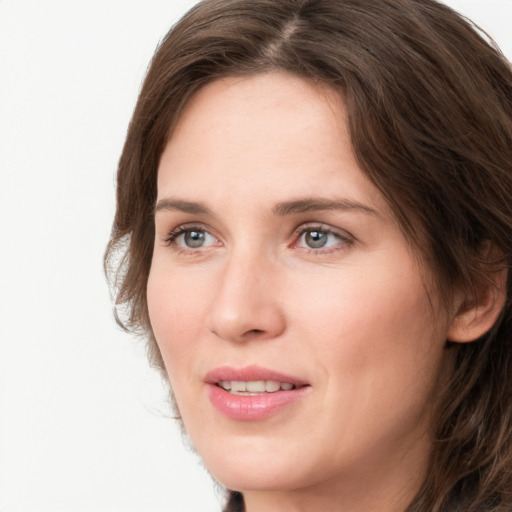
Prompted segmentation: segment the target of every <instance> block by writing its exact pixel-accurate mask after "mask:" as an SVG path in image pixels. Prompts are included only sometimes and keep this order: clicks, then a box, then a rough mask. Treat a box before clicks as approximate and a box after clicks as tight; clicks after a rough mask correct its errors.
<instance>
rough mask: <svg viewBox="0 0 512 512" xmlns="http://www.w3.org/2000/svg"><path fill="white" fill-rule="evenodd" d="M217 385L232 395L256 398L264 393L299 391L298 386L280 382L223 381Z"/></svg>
mask: <svg viewBox="0 0 512 512" xmlns="http://www.w3.org/2000/svg"><path fill="white" fill-rule="evenodd" d="M215 385H216V386H218V387H219V388H222V389H223V390H224V391H227V392H228V393H230V394H231V395H242V396H256V395H261V394H263V393H276V392H277V391H291V390H293V389H297V386H296V385H295V384H292V383H291V382H279V381H277V380H249V381H244V380H221V381H219V382H216V383H215Z"/></svg>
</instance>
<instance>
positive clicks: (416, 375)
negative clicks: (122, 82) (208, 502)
mask: <svg viewBox="0 0 512 512" xmlns="http://www.w3.org/2000/svg"><path fill="white" fill-rule="evenodd" d="M117 201H118V202H117V212H116V217H115V221H114V227H113V233H112V239H111V241H110V244H109V247H108V249H107V254H106V264H107V268H109V269H110V271H111V272H114V273H113V274H112V275H113V278H114V280H115V281H116V282H115V285H116V286H117V287H118V295H117V301H116V302H117V305H118V306H119V307H125V308H126V311H127V313H128V314H127V316H126V318H124V319H123V320H120V321H122V323H123V325H125V326H126V327H127V328H128V329H130V330H135V331H138V332H142V333H143V334H145V335H146V336H147V338H148V347H149V354H150V358H151V360H152V362H153V363H154V364H156V365H157V367H159V368H160V369H161V370H162V371H163V373H164V375H165V376H166V378H168V379H169V382H170V385H171V389H172V391H173V399H174V400H175V406H176V409H177V411H178V413H179V414H180V417H181V419H182V421H183V424H184V427H185V429H186V431H187V434H188V435H189V437H190V439H191V441H192V443H193V445H194V447H195V449H196V450H197V451H198V453H199V455H200V456H201V457H202V459H203V461H204V464H205V466H206V467H207V469H208V470H209V471H210V472H211V474H212V475H213V476H214V477H215V478H216V479H217V480H218V481H219V482H220V483H221V484H223V485H224V486H225V487H226V488H227V489H231V491H228V503H227V506H226V510H227V511H235V510H247V511H249V512H260V511H274V510H297V511H299V510H308V511H310V510H336V511H338V510H340V511H350V512H359V511H365V512H368V511H383V510H384V511H386V512H388V511H389V512H394V511H397V512H398V511H400V512H403V511H407V512H412V511H415V512H419V511H424V512H427V511H428V512H431V511H438V512H441V511H443V512H448V511H450V512H451V511H455V510H460V511H464V512H470V511H475V512H476V511H479V512H489V511H495V512H498V511H500V512H505V511H510V510H511V509H512V495H511V492H512V419H511V415H512V404H511V400H510V393H511V382H512V348H511V341H512V337H511V321H512V320H511V301H510V294H511V288H510V287H511V280H510V275H509V272H508V269H509V267H510V261H511V254H512V250H511V248H512V237H511V234H512V230H511V228H512V206H511V205H512V72H511V69H510V65H509V63H508V62H507V61H506V60H505V58H504V57H503V56H502V55H501V54H500V53H499V51H498V50H497V49H495V48H493V47H492V46H491V45H490V44H488V43H487V42H486V41H485V40H484V39H483V38H482V37H481V36H480V35H479V34H478V33H477V32H476V31H475V30H474V29H473V28H472V27H471V25H470V24H469V23H468V22H467V21H465V20H464V19H462V18H461V17H459V16H458V15H457V14H455V13H454V12H453V11H451V10H450V9H449V8H448V7H446V6H444V5H442V4H439V3H437V2H435V1H433V0H343V1H339V0H282V1H279V2H275V1H273V0H251V1H250V2H249V1H245V0H206V1H205V2H202V3H201V4H199V5H198V6H197V7H196V8H194V9H193V10H192V11H191V12H190V13H189V14H188V15H187V16H185V18H184V19H183V20H182V21H181V22H180V23H178V24H177V25H176V26H175V27H174V28H173V29H172V30H171V32H170V33H169V34H168V35H167V37H166V38H165V39H164V41H163V42H162V44H161V46H160V48H159V49H158V51H157V53H156V54H155V57H154V59H153V61H152V63H151V67H150V69H149V71H148V74H147V77H146V80H145V83H144V85H143V88H142V91H141V93H140V97H139V101H138V104H137V106H136V109H135V112H134V115H133V119H132V122H131V124H130V129H129V132H128V135H127V140H126V144H125V147H124V150H123V154H122V156H121V160H120V164H119V171H118V188H117ZM118 253H121V254H124V255H123V259H122V260H121V262H122V263H121V265H120V267H119V269H116V267H115V265H113V264H112V262H113V261H114V260H113V256H115V255H118ZM117 261H119V260H117Z"/></svg>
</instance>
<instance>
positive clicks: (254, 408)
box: [204, 366, 311, 421]
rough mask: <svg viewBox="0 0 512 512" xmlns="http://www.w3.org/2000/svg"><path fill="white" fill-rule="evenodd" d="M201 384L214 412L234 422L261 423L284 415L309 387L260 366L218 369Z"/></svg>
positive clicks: (302, 382)
mask: <svg viewBox="0 0 512 512" xmlns="http://www.w3.org/2000/svg"><path fill="white" fill-rule="evenodd" d="M204 381H205V384H206V385H207V390H208V398H209V400H210V403H211V404H212V405H213V407H214V409H215V410H216V411H217V412H219V413H221V414H222V415H223V416H225V417H227V418H229V419H231V420H237V421H261V420H265V419H268V418H270V417H272V416H274V415H275V414H277V413H280V412H282V413H283V414H284V413H286V411H290V410H293V406H292V404H296V403H297V402H300V401H301V400H302V399H303V398H304V397H305V396H306V395H307V394H308V393H309V391H311V385H310V384H309V383H307V382H306V381H304V380H302V379H299V378H296V377H292V376H289V375H285V374H283V373H281V372H277V371H274V370H270V369H268V368H262V367H259V366H247V367H245V368H232V367H226V366H223V367H219V368H216V369H214V370H212V371H211V372H209V373H208V374H207V375H206V376H205V379H204Z"/></svg>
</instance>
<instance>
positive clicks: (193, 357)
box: [147, 267, 208, 395]
mask: <svg viewBox="0 0 512 512" xmlns="http://www.w3.org/2000/svg"><path fill="white" fill-rule="evenodd" d="M192 283H195V284H191V281H190V280H188V279H185V278H183V277H181V276H180V273H179V272H177V273H174V272H173V273H171V272H169V271H165V269H163V270H161V269H159V268H158V267H156V268H152V270H151V272H150V275H149V279H148V286H147V300H148V310H149V317H150V320H151V326H152V328H153V333H154V335H155V338H156V341H157V344H158V347H159V349H160V352H161V354H162V358H163V360H164V363H165V366H166V369H167V373H168V375H169V379H170V382H171V386H172V388H173V391H174V393H175V394H176V395H178V394H180V388H181V387H182V386H183V385H185V386H186V385H187V382H189V381H190V380H191V378H192V375H193V374H192V372H191V371H190V370H191V369H192V368H191V365H192V363H193V362H194V361H197V358H198V354H200V353H201V352H200V351H198V350H197V349H198V347H197V340H198V339H199V338H200V336H201V332H202V330H203V326H204V318H205V315H206V309H207V304H208V298H207V296H206V295H207V293H208V287H206V286H205V285H204V284H203V283H204V280H202V279H196V280H192ZM182 381H185V382H184V383H182Z"/></svg>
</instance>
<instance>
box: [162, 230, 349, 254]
mask: <svg viewBox="0 0 512 512" xmlns="http://www.w3.org/2000/svg"><path fill="white" fill-rule="evenodd" d="M193 232H197V233H206V234H207V235H209V236H211V237H213V238H215V237H214V235H212V234H211V233H210V232H209V231H208V229H205V227H203V226H199V225H182V226H178V227H177V228H174V229H173V230H172V231H170V232H169V234H168V236H167V238H166V239H165V240H164V242H165V244H166V245H168V246H170V247H172V248H173V249H174V250H176V251H177V252H178V253H180V254H184V253H188V254H197V253H198V251H199V250H201V249H204V248H203V247H201V246H200V247H197V248H193V247H186V246H183V245H178V243H177V240H178V237H180V236H181V235H184V234H187V233H193ZM314 232H317V233H320V234H322V235H327V236H334V237H335V238H336V239H337V243H335V244H334V245H328V246H327V247H325V248H322V247H317V248H313V247H301V246H299V245H298V244H299V243H300V241H301V240H302V238H303V237H304V236H305V235H306V234H307V233H314ZM293 238H294V240H295V241H294V242H293V243H292V245H291V247H292V248H295V249H297V250H300V251H301V252H305V253H309V254H316V255H322V254H330V253H333V252H336V251H339V250H344V249H346V248H347V247H348V246H350V245H352V244H353V243H354V238H353V237H352V236H351V235H350V234H349V233H347V232H340V231H338V230H335V229H333V228H331V227H329V226H325V225H323V224H314V225H307V226H304V225H302V226H300V228H299V229H297V230H296V231H295V232H294V235H293ZM215 239H216V238H215ZM216 240H217V239H216ZM326 243H328V242H326ZM206 248H207V247H206Z"/></svg>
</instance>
